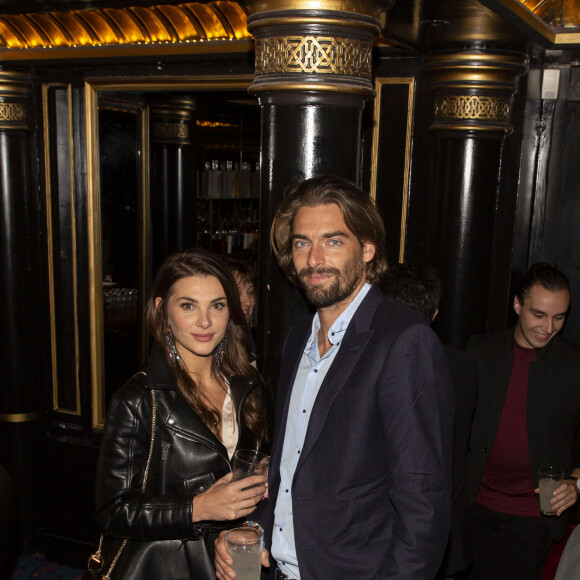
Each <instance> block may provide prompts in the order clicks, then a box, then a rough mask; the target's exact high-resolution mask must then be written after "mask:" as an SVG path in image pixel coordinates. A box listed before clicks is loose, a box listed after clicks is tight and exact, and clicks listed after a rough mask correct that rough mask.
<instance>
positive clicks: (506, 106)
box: [425, 50, 527, 132]
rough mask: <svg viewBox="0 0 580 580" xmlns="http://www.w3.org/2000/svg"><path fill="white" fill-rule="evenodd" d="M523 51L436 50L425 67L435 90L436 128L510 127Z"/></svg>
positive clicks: (524, 59) (524, 64) (478, 128)
mask: <svg viewBox="0 0 580 580" xmlns="http://www.w3.org/2000/svg"><path fill="white" fill-rule="evenodd" d="M526 64H527V62H526V58H525V56H524V55H523V54H519V53H514V52H482V51H480V50H477V51H476V50H472V51H463V52H453V53H447V52H442V53H434V54H432V55H430V56H429V58H428V60H427V64H426V66H425V70H426V71H429V72H430V73H431V74H432V79H433V82H432V85H431V90H432V91H433V92H434V93H435V108H434V119H435V120H434V123H433V125H432V126H431V128H432V129H445V130H448V129H449V128H450V127H452V128H453V127H455V128H456V129H457V130H460V131H463V130H465V127H468V128H469V129H468V130H470V131H499V132H508V131H510V122H511V119H510V112H511V99H512V95H513V91H514V88H515V83H516V80H517V77H518V75H519V74H521V73H522V72H523V71H524V70H525V67H526Z"/></svg>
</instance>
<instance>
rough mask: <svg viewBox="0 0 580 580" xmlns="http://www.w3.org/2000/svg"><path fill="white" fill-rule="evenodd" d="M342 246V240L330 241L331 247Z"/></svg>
mask: <svg viewBox="0 0 580 580" xmlns="http://www.w3.org/2000/svg"><path fill="white" fill-rule="evenodd" d="M341 244H342V242H341V241H340V240H329V241H328V245H329V246H340V245H341Z"/></svg>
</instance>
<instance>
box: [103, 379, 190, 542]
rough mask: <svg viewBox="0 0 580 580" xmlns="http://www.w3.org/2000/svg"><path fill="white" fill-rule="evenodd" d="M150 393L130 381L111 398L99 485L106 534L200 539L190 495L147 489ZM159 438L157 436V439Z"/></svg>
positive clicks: (104, 432) (163, 538)
mask: <svg viewBox="0 0 580 580" xmlns="http://www.w3.org/2000/svg"><path fill="white" fill-rule="evenodd" d="M150 401H151V399H150V393H149V391H148V390H146V389H145V388H143V387H142V386H139V385H135V384H134V381H133V384H128V385H126V386H125V387H123V388H122V389H120V391H118V392H117V393H116V394H115V395H114V396H113V398H112V401H111V404H110V408H109V411H108V413H107V420H106V423H105V428H104V430H103V436H102V440H101V447H100V452H99V460H98V464H97V478H96V485H95V501H96V513H95V520H96V523H97V525H98V527H99V528H100V529H101V531H102V532H103V533H105V534H107V535H112V536H117V537H125V538H131V539H134V540H150V541H151V540H169V539H188V538H189V539H191V538H193V539H196V538H197V537H199V533H200V531H201V527H200V526H198V525H194V524H193V523H192V521H191V520H192V501H193V497H188V496H185V495H184V496H175V495H173V496H167V495H162V494H160V493H157V492H155V491H153V492H152V491H150V489H152V488H154V487H155V486H154V485H150V481H151V478H150V480H149V481H148V484H147V487H146V490H145V493H143V492H142V489H141V487H142V484H143V476H144V471H145V466H146V463H147V456H148V453H149V448H150V442H151V439H150V438H151V413H152V409H151V402H150ZM157 443H158V442H156V445H157Z"/></svg>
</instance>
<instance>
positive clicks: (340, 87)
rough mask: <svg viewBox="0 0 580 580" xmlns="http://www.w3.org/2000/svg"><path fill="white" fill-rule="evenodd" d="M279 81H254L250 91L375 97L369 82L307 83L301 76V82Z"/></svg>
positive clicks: (253, 92)
mask: <svg viewBox="0 0 580 580" xmlns="http://www.w3.org/2000/svg"><path fill="white" fill-rule="evenodd" d="M276 81H277V82H271V81H270V82H268V83H264V84H262V85H260V84H256V83H254V84H253V85H252V86H251V87H250V88H249V89H248V92H249V93H250V94H251V95H257V94H260V93H270V92H272V93H273V92H309V93H338V94H342V95H362V96H364V97H374V95H375V91H374V89H373V87H372V85H370V83H369V85H370V86H369V87H366V86H363V85H355V84H346V83H321V82H312V83H305V82H304V79H303V78H301V79H300V81H299V82H293V81H292V80H290V79H288V80H285V81H280V79H276Z"/></svg>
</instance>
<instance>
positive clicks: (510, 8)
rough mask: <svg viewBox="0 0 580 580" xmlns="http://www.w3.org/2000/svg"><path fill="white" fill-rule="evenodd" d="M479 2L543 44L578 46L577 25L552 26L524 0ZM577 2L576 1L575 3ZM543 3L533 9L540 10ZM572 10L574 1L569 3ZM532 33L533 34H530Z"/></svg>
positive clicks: (482, 0)
mask: <svg viewBox="0 0 580 580" xmlns="http://www.w3.org/2000/svg"><path fill="white" fill-rule="evenodd" d="M480 1H481V3H482V4H483V5H484V6H486V7H488V8H491V9H492V10H493V11H494V12H497V13H498V14H499V15H500V16H504V17H506V20H510V21H511V22H512V23H515V25H516V26H517V27H518V28H519V29H520V30H521V31H522V32H524V33H525V34H526V36H528V37H539V39H543V40H544V41H545V42H543V44H547V45H551V46H553V47H558V48H563V47H578V46H579V45H580V31H578V28H577V26H576V27H572V30H570V27H554V26H551V25H550V24H548V23H547V22H545V21H544V20H542V19H541V18H540V17H539V16H538V15H537V14H535V13H534V11H532V10H530V8H529V7H528V6H526V4H527V2H526V0H480ZM576 4H577V3H576ZM544 5H545V3H544V2H538V3H537V5H536V6H535V8H534V9H538V10H540V9H541V8H542V7H543V6H544ZM570 7H571V8H572V12H575V13H576V14H578V10H577V8H576V10H574V2H571V3H570ZM531 33H533V34H531Z"/></svg>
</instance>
